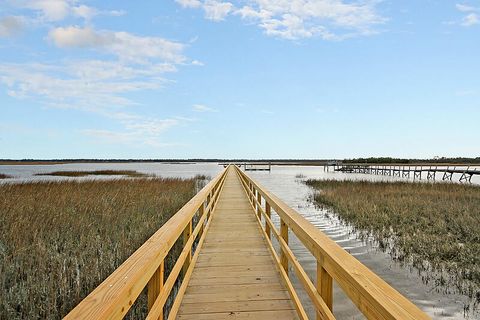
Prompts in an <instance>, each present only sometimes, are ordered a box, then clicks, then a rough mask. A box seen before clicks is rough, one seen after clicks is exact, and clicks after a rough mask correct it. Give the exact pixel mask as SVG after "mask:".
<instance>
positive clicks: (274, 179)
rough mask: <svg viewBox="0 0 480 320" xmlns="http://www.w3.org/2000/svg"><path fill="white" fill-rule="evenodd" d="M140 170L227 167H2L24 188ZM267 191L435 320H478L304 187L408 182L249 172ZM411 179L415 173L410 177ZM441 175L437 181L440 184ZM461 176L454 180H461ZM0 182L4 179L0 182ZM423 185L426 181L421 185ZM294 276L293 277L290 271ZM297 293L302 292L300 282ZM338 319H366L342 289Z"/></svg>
mask: <svg viewBox="0 0 480 320" xmlns="http://www.w3.org/2000/svg"><path fill="white" fill-rule="evenodd" d="M105 169H108V170H136V171H139V172H143V173H147V174H153V175H157V176H162V177H179V178H190V177H193V176H195V175H198V174H204V175H209V176H211V177H214V176H215V175H217V174H218V173H219V172H220V171H221V170H222V169H223V167H221V166H219V165H218V164H216V163H194V164H164V163H101V164H98V163H85V164H84V163H75V164H58V165H8V166H6V165H0V173H4V174H7V175H11V176H13V178H12V179H5V180H3V183H21V182H26V181H49V180H66V179H73V180H88V179H118V177H112V176H95V177H82V178H67V177H52V176H35V174H37V173H48V172H52V171H60V170H63V171H71V170H88V171H92V170H105ZM248 174H249V175H250V176H252V177H253V178H254V179H256V180H257V181H258V182H259V183H260V184H262V185H263V186H264V187H266V188H267V189H268V190H270V191H271V192H273V193H274V194H276V195H277V196H278V197H279V198H281V199H282V200H283V201H285V202H286V203H287V204H288V205H289V206H291V207H292V208H294V209H295V210H297V211H298V212H299V213H300V214H302V215H303V216H304V217H305V218H306V219H307V220H308V221H310V222H311V223H312V224H314V225H315V226H316V227H317V228H319V229H320V230H322V231H323V232H324V233H325V234H327V235H328V236H329V237H330V238H331V239H332V240H334V241H335V242H337V243H338V244H339V245H340V246H341V247H343V248H344V249H345V250H347V251H348V252H349V253H351V254H352V255H353V256H355V257H356V258H357V259H358V260H359V261H361V262H362V263H363V264H365V265H366V266H367V267H368V268H370V269H371V270H372V271H373V272H375V273H376V274H378V275H379V276H380V277H381V278H382V279H384V280H385V281H386V282H388V283H389V284H390V285H391V286H393V287H394V288H395V289H396V290H398V291H399V292H400V293H402V294H403V295H405V296H406V297H407V298H409V299H410V300H412V301H413V302H414V303H415V304H416V305H417V306H419V307H420V308H421V309H422V310H424V311H425V312H426V313H428V314H429V315H430V316H431V317H432V318H434V319H480V314H479V313H478V311H476V312H475V311H472V306H470V312H467V313H465V311H464V309H465V307H466V306H469V305H470V301H469V299H468V297H466V296H463V295H459V294H455V293H449V294H445V293H444V290H443V289H442V288H439V287H436V286H435V284H428V285H427V284H424V283H423V282H422V278H421V275H420V274H419V272H418V270H416V269H415V268H413V267H410V266H402V265H400V264H398V263H396V262H394V261H393V260H392V259H391V258H390V256H389V255H388V254H386V253H384V252H382V251H381V250H379V249H378V248H377V247H376V245H375V243H374V241H366V242H365V241H361V240H359V239H358V238H357V234H356V233H355V232H354V230H353V229H352V228H351V227H350V226H348V225H347V224H345V223H343V222H342V221H341V220H340V219H338V217H337V216H336V215H335V213H332V212H328V211H325V210H321V209H319V208H317V207H316V206H315V205H314V204H313V203H312V202H311V201H309V199H310V198H311V196H312V194H313V192H314V191H313V190H312V189H311V188H309V187H308V186H306V185H305V184H304V183H303V180H305V179H309V178H315V179H341V180H343V179H354V180H358V179H363V180H365V179H367V180H384V181H393V180H401V181H405V178H399V177H395V178H394V177H390V176H376V175H367V174H352V173H337V172H325V171H324V170H323V167H311V166H273V167H272V171H271V172H255V171H253V172H248ZM412 176H413V174H412ZM441 178H442V177H441V175H438V176H437V180H441ZM458 178H459V176H458V177H457V176H454V180H455V181H458ZM410 180H412V179H410ZM479 180H480V179H478V177H474V178H472V182H473V183H476V184H480V181H479ZM0 181H2V180H0ZM423 181H425V180H423ZM275 221H277V222H278V219H276V220H275ZM290 238H291V241H290V243H291V247H292V250H293V251H294V253H295V255H296V256H297V258H298V259H299V261H300V263H301V264H302V266H303V267H304V269H305V270H306V272H307V273H308V274H309V276H310V278H311V279H313V280H314V279H315V274H316V261H315V259H314V258H313V257H312V255H311V254H310V253H309V252H308V250H307V249H305V248H304V247H303V245H302V244H301V243H300V242H299V241H298V239H296V238H295V236H294V235H291V236H290ZM290 274H294V272H293V270H291V272H290ZM295 286H296V287H297V288H301V286H300V284H299V283H298V282H296V283H295ZM297 292H298V293H299V294H300V296H301V298H302V301H304V302H306V303H305V305H306V309H307V311H308V312H309V313H310V314H311V315H312V313H313V310H312V308H311V307H310V306H309V303H307V301H309V299H308V297H307V296H306V295H305V294H304V293H303V290H300V289H299V290H298V291H297ZM334 314H335V316H336V317H337V318H338V319H363V316H362V315H361V313H360V312H359V311H358V310H357V309H356V307H355V306H354V305H353V304H352V303H351V302H350V301H349V299H348V298H346V297H345V295H344V294H343V292H342V290H341V288H339V287H337V286H335V288H334Z"/></svg>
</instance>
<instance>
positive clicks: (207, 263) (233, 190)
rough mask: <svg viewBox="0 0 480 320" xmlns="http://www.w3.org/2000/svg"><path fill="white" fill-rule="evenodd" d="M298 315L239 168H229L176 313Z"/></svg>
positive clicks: (243, 316) (197, 316) (206, 316)
mask: <svg viewBox="0 0 480 320" xmlns="http://www.w3.org/2000/svg"><path fill="white" fill-rule="evenodd" d="M230 318H234V319H266V320H268V319H276V320H280V319H297V318H298V317H297V314H296V311H295V307H294V305H293V303H292V301H291V299H290V295H289V294H288V292H287V290H286V288H285V286H284V283H283V281H282V279H281V277H280V273H279V271H278V269H277V266H276V264H275V262H274V260H273V258H272V255H271V253H270V252H269V250H268V248H267V242H266V241H265V239H264V238H263V236H262V232H261V229H260V226H259V225H258V222H257V219H256V217H255V212H254V211H253V209H252V207H251V205H250V203H249V201H248V199H247V196H246V193H245V191H244V189H243V187H242V185H241V182H240V180H239V178H238V176H237V174H236V173H235V170H229V171H228V174H227V176H226V180H225V185H224V189H223V192H222V193H221V195H220V198H219V202H218V206H217V208H216V210H215V212H214V214H213V218H212V224H211V226H210V229H209V230H208V233H207V235H206V238H205V242H204V244H203V247H202V248H201V251H200V254H199V257H198V260H197V262H196V264H195V266H194V270H193V274H192V277H191V279H190V282H189V283H188V287H187V289H186V292H185V296H184V297H183V300H182V303H181V306H180V309H179V312H178V315H177V319H199V320H202V319H230Z"/></svg>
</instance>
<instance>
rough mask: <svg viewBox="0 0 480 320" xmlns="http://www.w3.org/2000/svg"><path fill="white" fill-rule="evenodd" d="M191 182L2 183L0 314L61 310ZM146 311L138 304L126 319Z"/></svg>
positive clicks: (145, 233)
mask: <svg viewBox="0 0 480 320" xmlns="http://www.w3.org/2000/svg"><path fill="white" fill-rule="evenodd" d="M196 186H197V182H196V181H195V180H194V179H189V180H180V179H162V178H156V179H134V180H131V179H122V180H115V181H87V182H73V181H67V182H65V181H62V182H40V183H39V182H36V183H24V184H6V185H0V318H1V319H40V318H41V319H59V318H61V317H62V316H64V315H66V314H67V313H68V312H69V311H70V310H71V309H72V308H73V307H74V306H75V305H77V304H78V303H79V302H80V301H81V300H82V299H83V298H84V297H85V296H87V295H88V293H90V292H91V291H92V290H93V289H94V288H95V287H96V286H97V285H98V284H100V283H101V282H102V281H103V280H104V279H105V278H106V277H107V276H108V275H109V274H110V273H111V272H113V271H114V270H115V269H116V268H117V267H118V266H119V265H120V264H121V263H122V262H123V261H124V260H125V259H126V258H128V257H129V256H130V255H131V254H132V253H133V252H134V251H135V250H136V249H137V248H138V247H140V245H141V244H143V242H145V241H146V240H147V239H148V238H149V237H150V236H151V235H152V234H153V233H154V232H155V231H156V230H157V229H158V228H160V227H161V226H162V225H163V224H164V223H165V222H166V221H167V220H168V219H169V218H170V217H171V216H172V215H173V214H174V213H175V212H177V211H178V210H179V209H180V208H181V206H182V205H183V204H185V203H186V202H187V201H188V200H189V199H190V198H191V197H192V196H193V195H194V193H195V188H196ZM178 249H179V248H176V247H175V248H174V249H173V252H171V254H170V256H172V257H174V256H175V255H178V253H177V252H176V250H178ZM172 260H174V258H172V259H170V260H168V262H167V266H166V268H167V270H170V268H171V266H170V264H172V263H173V261H172ZM142 299H143V300H144V299H145V297H144V296H142V297H141V298H140V300H142ZM141 302H142V301H141ZM144 311H145V305H144V304H142V303H139V304H138V306H135V308H134V310H132V312H130V313H129V318H140V317H141V316H142V315H144V314H143V312H144Z"/></svg>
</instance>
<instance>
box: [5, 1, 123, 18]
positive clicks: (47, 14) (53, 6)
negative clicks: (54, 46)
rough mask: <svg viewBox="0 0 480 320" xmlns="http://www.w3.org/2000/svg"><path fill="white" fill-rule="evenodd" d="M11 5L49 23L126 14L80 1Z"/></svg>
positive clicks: (13, 2)
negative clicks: (32, 13)
mask: <svg viewBox="0 0 480 320" xmlns="http://www.w3.org/2000/svg"><path fill="white" fill-rule="evenodd" d="M9 3H10V4H11V5H12V6H14V7H17V8H23V9H28V10H33V11H36V12H38V16H39V18H40V20H43V21H47V22H56V21H62V20H64V19H66V18H67V17H70V16H71V17H77V18H82V19H85V20H90V19H92V18H93V17H95V16H97V15H110V16H120V15H123V14H125V12H124V11H121V10H112V11H103V10H99V9H97V8H94V7H90V6H87V5H84V4H81V3H80V1H79V0H10V1H9Z"/></svg>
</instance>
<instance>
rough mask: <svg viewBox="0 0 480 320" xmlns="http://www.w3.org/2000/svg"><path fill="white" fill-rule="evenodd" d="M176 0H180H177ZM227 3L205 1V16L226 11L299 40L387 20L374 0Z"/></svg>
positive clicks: (361, 30) (348, 32)
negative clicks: (377, 8)
mask: <svg viewBox="0 0 480 320" xmlns="http://www.w3.org/2000/svg"><path fill="white" fill-rule="evenodd" d="M177 2H179V1H177ZM236 3H237V4H236V5H235V4H233V3H230V2H223V1H217V0H204V1H203V2H201V4H200V5H199V4H198V2H197V4H196V5H195V6H185V5H184V7H195V8H200V7H201V8H203V10H205V12H206V18H207V19H211V20H216V21H218V20H223V19H225V18H226V17H227V16H228V15H229V14H235V15H238V16H240V17H241V18H242V19H244V20H246V21H249V22H253V23H255V24H257V25H258V26H259V27H260V28H261V29H263V30H264V32H265V33H266V34H267V35H271V36H275V37H280V38H286V39H291V40H294V39H300V38H310V37H315V36H319V37H322V38H323V39H326V40H336V39H344V38H348V37H352V36H358V35H370V34H373V33H375V32H376V30H375V29H374V27H375V26H377V25H379V24H382V23H384V22H385V21H386V19H385V18H383V17H382V16H380V15H379V14H378V13H377V11H376V5H377V4H378V3H379V1H377V0H363V1H360V0H359V1H345V0H248V1H236Z"/></svg>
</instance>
